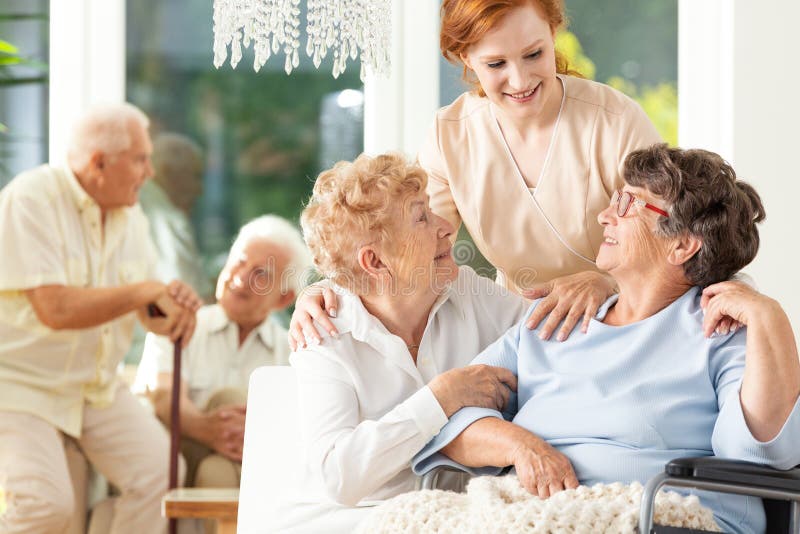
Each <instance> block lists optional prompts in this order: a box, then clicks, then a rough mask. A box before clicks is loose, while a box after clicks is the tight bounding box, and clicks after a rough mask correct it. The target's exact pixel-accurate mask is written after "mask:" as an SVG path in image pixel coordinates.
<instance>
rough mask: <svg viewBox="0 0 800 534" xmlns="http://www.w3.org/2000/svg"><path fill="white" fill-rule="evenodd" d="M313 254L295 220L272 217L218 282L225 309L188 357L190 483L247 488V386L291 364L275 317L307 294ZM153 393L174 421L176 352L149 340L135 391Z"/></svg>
mask: <svg viewBox="0 0 800 534" xmlns="http://www.w3.org/2000/svg"><path fill="white" fill-rule="evenodd" d="M310 268H311V255H310V253H309V252H308V250H307V248H306V246H305V243H304V242H303V239H302V237H301V236H300V232H299V231H298V230H297V229H295V227H294V226H292V225H291V224H290V223H289V222H288V221H286V220H284V219H281V218H280V217H276V216H274V215H265V216H262V217H259V218H257V219H254V220H253V221H250V222H249V223H247V224H246V225H244V226H243V227H242V229H241V230H240V231H239V235H238V236H237V238H236V240H235V241H234V243H233V246H232V247H231V251H230V254H229V256H228V260H227V262H226V263H225V267H224V268H223V269H222V272H221V273H220V275H219V279H218V281H217V291H216V296H217V304H213V305H210V306H204V307H203V308H201V309H200V311H199V312H198V313H197V332H196V334H195V336H194V338H193V339H192V342H191V343H190V344H189V345H188V347H187V348H186V350H185V351H184V353H183V361H182V368H181V369H182V373H181V375H182V376H181V378H182V382H181V403H180V408H181V430H182V432H183V435H184V438H186V439H184V443H183V447H182V451H183V454H184V456H185V458H186V461H187V467H188V470H187V485H194V486H198V487H236V488H238V487H239V479H240V475H241V470H242V465H241V461H242V443H243V439H244V420H245V403H246V395H247V386H248V381H249V378H250V373H251V372H252V371H253V370H254V369H256V368H257V367H261V366H263V365H287V364H288V358H289V344H288V341H287V332H286V330H285V329H284V328H283V327H282V326H280V325H279V324H278V323H277V322H275V321H274V320H271V319H270V315H271V313H272V312H274V311H279V310H282V309H284V308H286V307H287V306H289V305H290V304H291V303H292V302H294V299H295V297H296V295H297V294H299V292H300V290H301V289H302V282H303V280H304V278H305V274H306V273H307V271H308V270H309V269H310ZM145 388H146V389H147V390H149V391H150V396H151V398H152V399H153V402H154V404H155V408H156V413H157V414H158V416H159V418H160V419H161V420H162V421H164V422H165V423H168V422H169V417H170V398H171V395H170V392H171V389H172V350H171V345H170V342H169V340H168V339H167V338H165V337H163V336H157V335H153V334H148V336H147V340H146V341H145V347H144V353H143V355H142V361H141V364H140V366H139V373H138V375H137V381H136V386H135V389H145Z"/></svg>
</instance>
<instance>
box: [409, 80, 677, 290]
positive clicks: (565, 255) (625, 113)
mask: <svg viewBox="0 0 800 534" xmlns="http://www.w3.org/2000/svg"><path fill="white" fill-rule="evenodd" d="M559 77H560V78H561V80H562V81H563V82H564V89H565V97H564V105H563V108H562V111H561V115H560V118H559V121H558V124H557V125H556V128H555V132H554V135H553V141H552V146H551V147H550V153H549V157H548V159H547V161H546V162H545V164H544V166H543V170H542V175H541V177H540V180H539V182H538V184H537V188H536V191H535V193H532V192H531V191H530V190H529V189H528V186H527V184H526V183H525V181H524V179H523V178H522V175H521V174H520V172H519V169H518V168H517V166H516V163H515V162H514V160H513V158H512V157H511V153H510V152H509V150H508V146H507V145H506V142H505V140H504V138H503V135H502V133H501V131H500V127H499V125H498V123H497V121H496V119H495V116H494V114H493V110H492V106H491V105H490V103H489V100H488V99H487V98H485V97H483V98H481V97H478V96H477V95H475V94H474V93H464V94H463V95H461V96H460V97H458V98H457V99H456V100H455V101H454V102H453V103H452V104H451V105H449V106H446V107H444V108H442V109H441V110H440V111H439V112H438V113H437V115H436V120H435V122H434V125H433V127H432V128H431V131H430V133H429V135H428V138H427V140H426V142H425V144H424V145H423V146H422V148H421V149H420V152H419V162H420V164H421V165H422V166H423V167H424V168H425V169H426V170H427V171H428V173H429V184H428V193H429V194H430V197H431V208H432V209H433V211H434V212H436V213H438V214H439V215H441V216H443V217H445V218H446V219H448V220H449V221H450V222H451V223H453V224H454V225H455V226H456V227H458V226H460V224H461V222H462V220H463V222H464V224H465V225H466V227H467V230H469V233H470V235H471V236H472V238H473V239H474V241H475V243H476V244H477V245H478V248H479V249H480V251H481V253H482V254H483V255H484V256H485V257H486V259H487V260H489V261H490V262H491V263H492V265H494V266H495V267H496V268H497V270H498V281H500V282H502V283H505V284H507V285H508V286H509V287H511V288H512V289H516V290H520V289H524V288H527V287H530V286H531V285H533V284H536V283H540V282H546V281H549V280H551V279H553V278H557V277H559V276H564V275H568V274H573V273H576V272H579V271H584V270H587V269H595V265H594V262H593V260H594V259H595V257H596V256H597V252H598V250H599V248H600V243H601V241H602V235H603V231H602V227H601V226H600V224H599V223H598V222H597V214H598V213H599V212H600V211H602V210H603V209H605V208H606V207H607V206H608V203H609V201H610V199H611V194H612V193H613V191H614V190H615V189H617V188H620V187H622V184H623V180H622V177H621V170H622V164H623V161H624V159H625V156H626V155H627V154H628V153H629V152H630V151H632V150H635V149H638V148H642V147H646V146H649V145H651V144H653V143H657V142H660V141H661V138H660V137H659V135H658V133H657V132H656V129H655V127H654V126H653V124H652V123H651V122H650V120H649V119H648V118H647V116H646V115H645V113H644V111H642V109H641V107H639V105H638V104H637V103H636V102H634V101H633V100H631V99H630V98H628V97H627V96H625V95H623V94H622V93H620V92H619V91H617V90H615V89H612V88H611V87H608V86H607V85H603V84H600V83H597V82H593V81H591V80H584V79H580V78H574V77H571V76H559ZM509 282H512V283H509Z"/></svg>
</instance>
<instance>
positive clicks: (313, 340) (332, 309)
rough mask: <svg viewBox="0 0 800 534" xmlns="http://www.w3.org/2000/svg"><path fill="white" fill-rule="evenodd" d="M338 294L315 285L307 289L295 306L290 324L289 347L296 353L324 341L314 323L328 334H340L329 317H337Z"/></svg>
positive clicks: (327, 288)
mask: <svg viewBox="0 0 800 534" xmlns="http://www.w3.org/2000/svg"><path fill="white" fill-rule="evenodd" d="M336 309H337V300H336V293H334V292H333V290H332V289H331V288H330V287H326V286H324V285H321V284H314V285H311V286H309V287H307V288H306V289H305V290H304V291H303V292H302V293H300V296H299V297H298V298H297V302H296V303H295V306H294V313H293V314H292V320H291V322H290V323H289V347H290V348H291V349H292V350H293V351H294V350H297V349H298V348H305V347H306V346H307V345H316V344H318V343H320V342H321V341H322V337H321V336H320V335H319V332H318V331H317V329H316V327H315V326H314V321H317V322H318V323H319V324H320V325H322V327H323V328H324V329H325V330H327V331H328V333H329V334H330V335H331V336H333V337H336V336H337V335H338V334H339V332H338V331H337V330H336V327H335V326H333V323H332V322H331V320H330V319H329V317H334V318H335V317H336Z"/></svg>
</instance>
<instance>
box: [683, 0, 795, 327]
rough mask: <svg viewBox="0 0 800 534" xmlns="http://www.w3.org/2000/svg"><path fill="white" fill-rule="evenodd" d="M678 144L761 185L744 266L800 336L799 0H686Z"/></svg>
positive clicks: (684, 6)
mask: <svg viewBox="0 0 800 534" xmlns="http://www.w3.org/2000/svg"><path fill="white" fill-rule="evenodd" d="M679 6H680V46H679V73H680V74H679V76H680V80H679V93H678V95H679V103H680V144H681V146H683V147H691V146H694V147H702V148H709V149H712V150H715V151H718V152H720V153H721V154H722V155H723V156H724V157H725V158H726V159H728V160H729V161H730V162H731V164H732V165H733V166H734V168H735V169H736V171H737V173H738V175H739V176H740V177H741V178H743V179H745V180H747V181H749V182H751V183H752V184H753V185H754V186H755V187H756V189H757V190H758V192H759V193H760V194H761V197H762V200H763V201H764V206H765V208H766V211H767V219H766V221H765V222H764V223H763V224H762V226H761V238H762V240H761V250H760V251H759V254H758V256H757V258H756V260H755V261H754V262H753V264H752V265H751V266H749V267H748V268H747V269H746V271H747V272H748V273H749V274H751V275H752V276H753V277H754V278H755V280H756V283H757V284H758V286H759V288H760V289H761V291H763V292H764V293H766V294H767V295H769V296H771V297H774V298H776V299H777V300H779V301H780V302H781V304H782V305H783V307H784V309H785V310H786V311H787V313H788V314H789V318H790V319H791V321H792V324H793V326H794V331H795V336H796V337H800V278H799V277H798V271H800V268H799V267H800V250H798V239H797V231H796V229H797V228H798V227H800V219H798V215H800V207H798V203H799V202H800V159H798V156H800V146H799V145H800V105H798V104H797V103H796V100H797V97H796V92H797V88H798V87H800V69H797V67H796V57H795V56H796V53H797V50H798V47H797V37H796V33H795V32H796V31H797V29H796V27H797V21H798V20H800V2H797V1H796V0H761V1H760V2H753V1H752V0H681V1H680V4H679Z"/></svg>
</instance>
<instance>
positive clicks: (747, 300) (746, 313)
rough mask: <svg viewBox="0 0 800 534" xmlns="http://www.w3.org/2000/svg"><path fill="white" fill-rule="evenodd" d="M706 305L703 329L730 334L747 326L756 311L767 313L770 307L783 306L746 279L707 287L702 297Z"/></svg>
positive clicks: (703, 304)
mask: <svg viewBox="0 0 800 534" xmlns="http://www.w3.org/2000/svg"><path fill="white" fill-rule="evenodd" d="M700 306H701V307H702V308H703V312H704V314H705V317H704V318H703V333H704V334H705V335H706V337H708V336H711V335H712V334H713V333H714V332H717V333H720V334H727V333H728V332H729V331H733V332H735V331H736V330H737V329H738V328H739V326H746V325H747V323H748V321H749V320H750V318H751V317H755V316H756V315H754V314H762V315H763V314H764V313H765V312H766V311H768V310H769V309H770V308H773V307H775V306H778V307H780V306H779V305H778V304H777V302H775V301H774V300H773V299H771V298H769V297H767V296H765V295H762V294H761V293H759V292H758V291H756V290H755V289H754V288H753V287H751V286H750V285H748V284H745V283H743V282H734V281H727V282H720V283H718V284H712V285H710V286H708V287H706V288H705V289H704V290H703V296H702V297H701V299H700Z"/></svg>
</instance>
